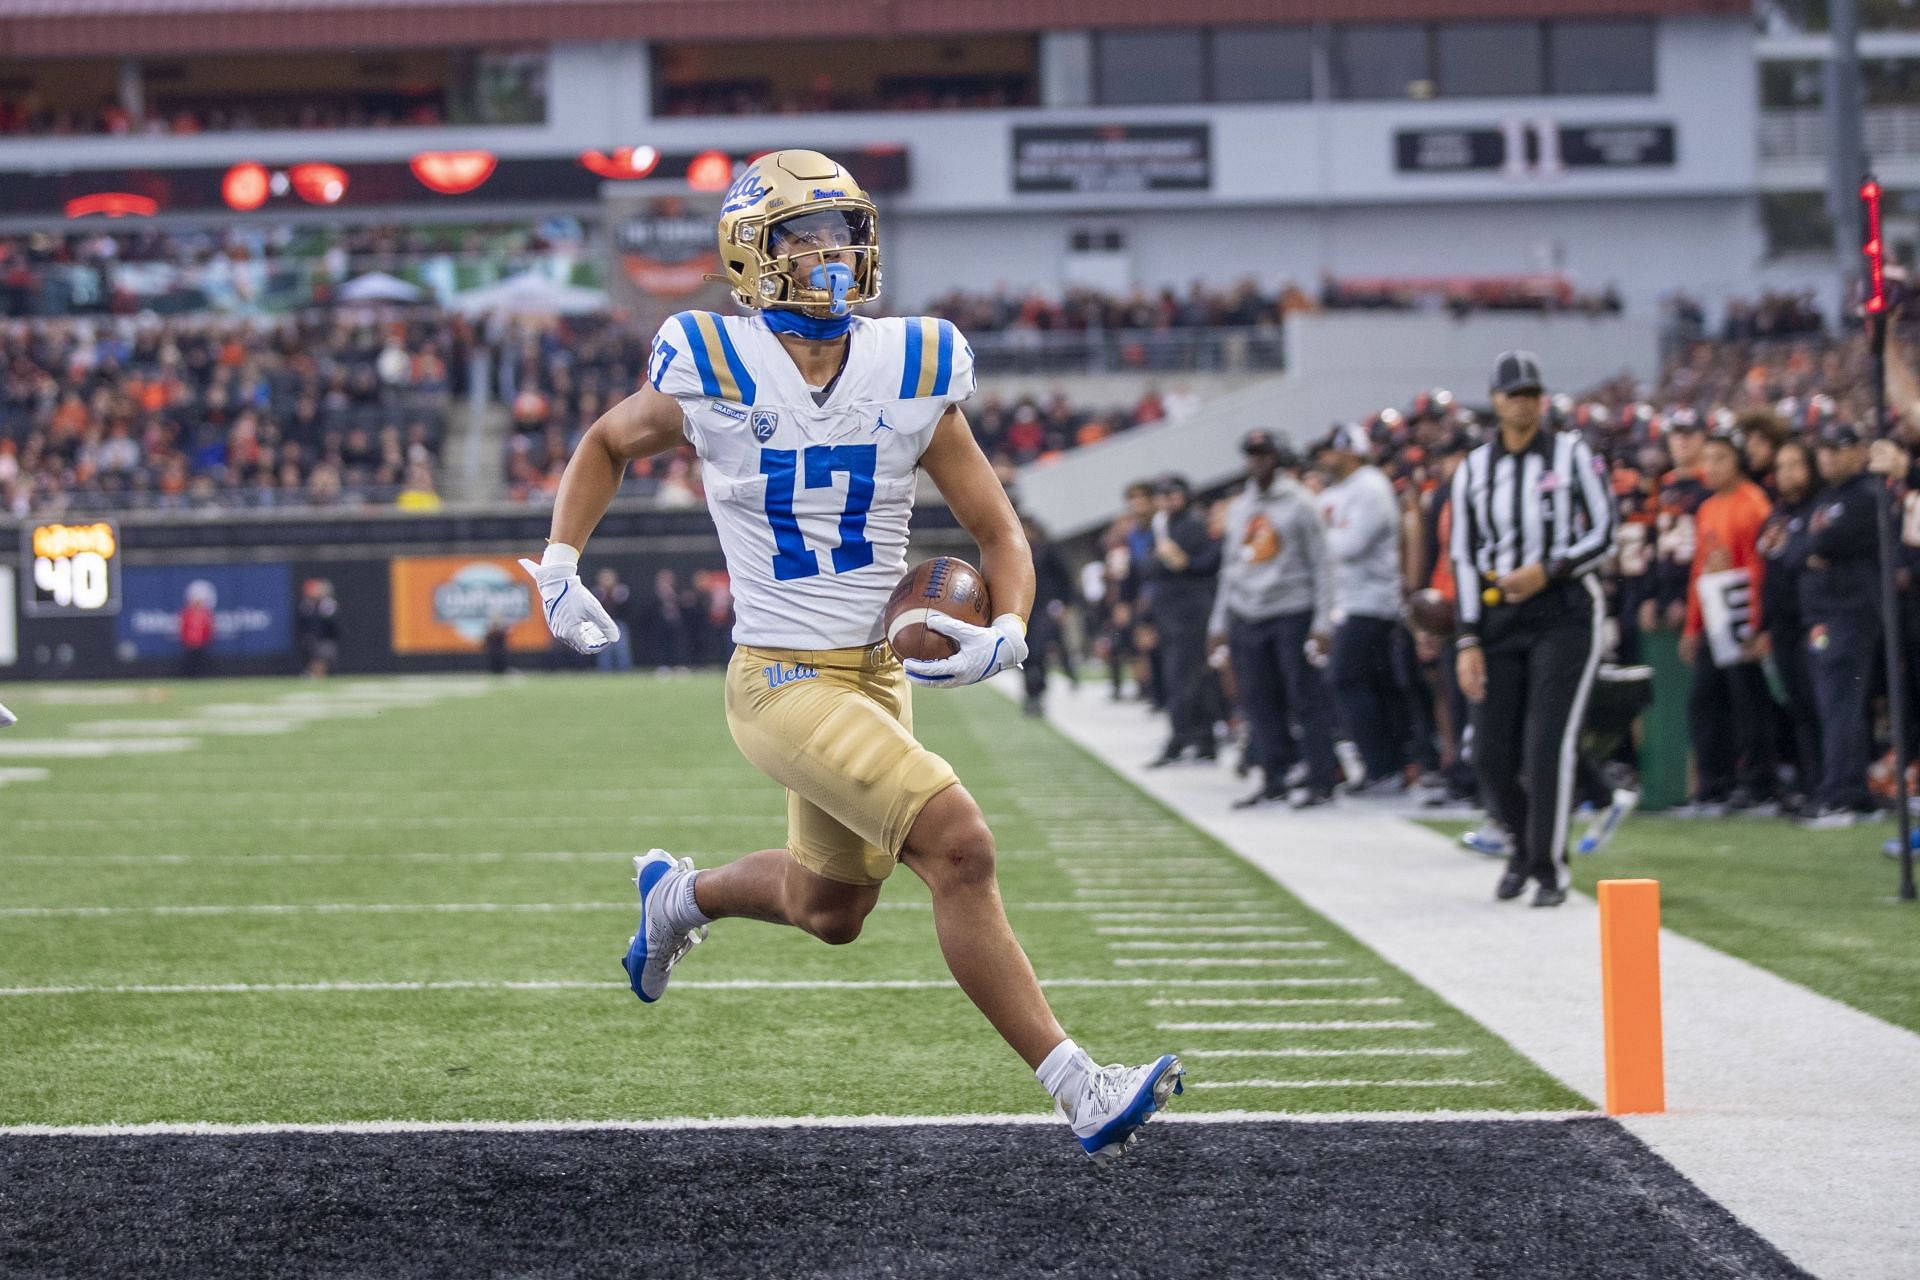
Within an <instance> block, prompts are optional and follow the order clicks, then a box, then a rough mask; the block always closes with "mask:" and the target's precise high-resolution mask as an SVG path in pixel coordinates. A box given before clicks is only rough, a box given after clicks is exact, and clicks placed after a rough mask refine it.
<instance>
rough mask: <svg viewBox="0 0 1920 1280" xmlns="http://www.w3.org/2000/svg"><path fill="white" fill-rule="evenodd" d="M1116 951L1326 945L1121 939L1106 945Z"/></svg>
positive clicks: (1315, 946)
mask: <svg viewBox="0 0 1920 1280" xmlns="http://www.w3.org/2000/svg"><path fill="white" fill-rule="evenodd" d="M1107 945H1108V946H1109V947H1112V948H1113V949H1114V950H1116V951H1318V950H1322V949H1324V948H1325V947H1326V945H1327V944H1326V943H1324V942H1317V941H1314V940H1312V939H1299V938H1295V939H1278V938H1249V939H1245V940H1242V941H1239V942H1200V941H1197V940H1195V939H1192V938H1184V939H1179V940H1177V941H1173V942H1148V941H1140V940H1137V939H1123V940H1121V941H1119V942H1109V943H1108V944H1107Z"/></svg>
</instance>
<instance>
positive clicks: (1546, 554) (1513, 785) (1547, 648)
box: [1451, 351, 1614, 907]
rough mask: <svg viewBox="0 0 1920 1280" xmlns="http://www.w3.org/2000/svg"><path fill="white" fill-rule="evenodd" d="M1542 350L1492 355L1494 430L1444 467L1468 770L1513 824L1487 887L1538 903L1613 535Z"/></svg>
mask: <svg viewBox="0 0 1920 1280" xmlns="http://www.w3.org/2000/svg"><path fill="white" fill-rule="evenodd" d="M1541 387H1542V381H1541V377H1540V362H1539V360H1538V358H1536V357H1535V356H1534V355H1533V354H1532V353H1531V352H1527V351H1509V352H1507V353H1506V354H1505V355H1502V356H1501V357H1500V358H1499V359H1498V360H1496V361H1495V362H1494V366H1493V385H1492V391H1493V408H1494V412H1495V414H1496V415H1497V416H1498V417H1499V420H1500V434H1499V435H1498V436H1496V437H1495V438H1494V439H1492V440H1490V441H1488V442H1487V443H1486V444H1483V445H1481V446H1480V447H1479V448H1477V449H1475V450H1474V451H1473V452H1472V453H1470V454H1468V455H1467V459H1466V461H1465V462H1463V463H1461V464H1460V467H1459V468H1458V469H1457V470H1456V471H1455V472H1454V476H1453V493H1452V498H1451V501H1452V505H1453V514H1452V520H1453V545H1452V549H1451V550H1452V556H1453V566H1454V574H1455V575H1456V577H1457V579H1458V581H1459V584H1460V609H1459V612H1460V618H1459V639H1458V641H1457V642H1456V650H1457V656H1456V658H1455V669H1456V671H1457V673H1458V675H1459V678H1460V688H1461V691H1462V692H1463V693H1465V694H1466V696H1467V699H1468V701H1470V702H1472V703H1473V704H1474V710H1473V754H1474V768H1475V771H1476V773H1477V774H1478V775H1479V780H1480V791H1481V795H1482V796H1483V797H1484V798H1485V800H1486V803H1487V807H1488V809H1489V810H1490V811H1491V812H1492V814H1493V816H1494V817H1495V818H1497V819H1499V821H1500V822H1501V823H1502V824H1503V825H1504V826H1505V827H1506V828H1507V830H1508V831H1511V832H1512V833H1513V836H1514V850H1513V856H1512V857H1511V858H1510V859H1508V861H1507V870H1506V873H1505V874H1504V875H1502V876H1501V877H1500V886H1499V888H1498V889H1496V890H1495V891H1494V896H1495V897H1496V898H1499V899H1501V900H1503V901H1504V900H1506V899H1509V898H1517V897H1519V896H1520V892H1521V890H1523V889H1525V888H1526V885H1527V881H1528V880H1529V879H1532V880H1533V881H1535V883H1536V884H1537V886H1538V887H1537V888H1536V889H1535V890H1534V894H1533V905H1534V906H1536V907H1557V906H1559V905H1560V904H1561V903H1562V902H1564V901H1566V898H1567V874H1566V849H1567V809H1568V805H1569V797H1570V795H1571V792H1572V789H1573V768H1574V759H1575V756H1576V753H1577V750H1578V739H1579V736H1580V723H1581V720H1582V719H1583V718H1584V716H1585V714H1586V705H1587V692H1588V690H1590V689H1591V688H1592V687H1593V675H1594V671H1595V670H1596V669H1597V668H1598V667H1599V665H1600V628H1601V622H1602V619H1603V617H1604V616H1605V611H1604V608H1603V606H1602V597H1601V592H1600V584H1599V582H1598V581H1597V580H1596V578H1595V574H1596V571H1597V570H1598V568H1599V565H1600V561H1601V559H1602V558H1603V557H1605V555H1606V554H1607V552H1608V551H1609V550H1610V549H1611V548H1612V546H1613V531H1614V510H1613V491H1612V486H1611V485H1610V484H1608V481H1607V475H1606V471H1605V466H1604V464H1603V463H1601V462H1600V461H1599V460H1597V459H1596V458H1595V457H1594V456H1593V451H1592V450H1591V449H1589V448H1588V447H1587V444H1586V441H1584V440H1583V439H1581V438H1580V435H1579V433H1578V432H1574V431H1566V432H1554V431H1551V430H1548V429H1547V428H1546V426H1545V425H1544V423H1543V422H1542V414H1541V409H1542V404H1541Z"/></svg>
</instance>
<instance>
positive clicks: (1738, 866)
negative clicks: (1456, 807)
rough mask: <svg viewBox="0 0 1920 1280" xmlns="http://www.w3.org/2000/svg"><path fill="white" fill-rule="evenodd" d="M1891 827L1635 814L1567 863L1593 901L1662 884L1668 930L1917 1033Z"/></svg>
mask: <svg viewBox="0 0 1920 1280" xmlns="http://www.w3.org/2000/svg"><path fill="white" fill-rule="evenodd" d="M1429 825H1431V826H1432V827H1434V828H1435V829H1436V830H1439V831H1442V832H1445V833H1446V834H1447V835H1449V836H1454V835H1458V834H1459V833H1460V832H1462V831H1464V830H1466V824H1464V823H1458V822H1453V823H1446V822H1436V823H1430V824H1429ZM1893 831H1894V826H1893V824H1892V823H1891V822H1875V823H1869V824H1866V825H1864V826H1860V827H1855V828H1853V829H1852V830H1850V831H1802V830H1800V829H1799V828H1798V827H1795V826H1793V825H1792V824H1791V823H1788V822H1784V821H1781V820H1780V819H1777V818H1775V819H1762V818H1715V819H1679V818H1661V817H1657V816H1653V815H1643V816H1635V817H1634V818H1632V819H1631V820H1630V821H1629V822H1628V823H1627V824H1626V825H1625V826H1624V827H1622V828H1621V829H1620V834H1619V835H1618V836H1617V837H1615V839H1614V841H1613V843H1612V844H1611V845H1609V846H1608V847H1607V849H1606V851H1605V852H1604V853H1601V854H1599V855H1597V856H1595V857H1591V858H1579V857H1576V858H1575V859H1574V860H1573V876H1574V883H1575V884H1576V885H1577V886H1578V887H1580V888H1581V889H1583V890H1585V891H1586V892H1588V893H1592V892H1593V886H1594V882H1595V881H1597V880H1601V879H1614V878H1621V877H1633V876H1645V877H1649V878H1651V879H1654V880H1658V881H1659V882H1660V916H1661V923H1662V924H1664V925H1666V926H1667V927H1668V928H1670V929H1674V930H1676V931H1678V932H1680V933H1684V934H1686V935H1688V936H1689V937H1692V938H1697V939H1698V940H1700V941H1701V942H1704V943H1706V944H1707V945H1709V946H1712V947H1717V948H1719V949H1720V950H1722V951H1725V952H1727V953H1729V954H1731V955H1736V956H1739V957H1740V958H1741V959H1743V960H1745V961H1747V962H1748V963H1750V964H1756V965H1759V966H1760V967H1761V968H1763V969H1770V970H1772V971H1773V972H1774V973H1777V974H1779V975H1780V976H1781V977H1783V978H1787V979H1790V980H1792V981H1794V982H1798V983H1801V984H1802V985H1804V986H1807V987H1811V988H1812V989H1813V990H1815V991H1818V992H1820V993H1821V994H1822V995H1826V996H1830V997H1832V998H1833V999H1835V1000H1840V1001H1843V1002H1845V1003H1847V1004H1850V1005H1852V1006H1853V1007H1854V1008H1856V1009H1861V1010H1863V1011H1865V1012H1867V1013H1870V1014H1873V1015H1874V1016H1875V1017H1878V1018H1884V1019H1885V1020H1886V1021H1888V1022H1892V1023H1895V1024H1897V1025H1899V1026H1903V1027H1906V1028H1907V1029H1908V1030H1910V1031H1920V904H1915V903H1911V902H1900V901H1899V900H1898V899H1897V897H1896V890H1897V888H1898V884H1899V867H1898V866H1897V864H1895V863H1893V862H1891V861H1889V860H1888V859H1887V858H1885V857H1882V856H1881V854H1880V845H1881V843H1882V842H1883V841H1885V840H1887V839H1889V838H1890V837H1891V836H1892V835H1893Z"/></svg>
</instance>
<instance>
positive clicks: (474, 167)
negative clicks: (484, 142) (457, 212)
mask: <svg viewBox="0 0 1920 1280" xmlns="http://www.w3.org/2000/svg"><path fill="white" fill-rule="evenodd" d="M499 163H500V162H499V161H498V160H497V159H495V157H494V154H493V152H491V151H422V152H421V153H420V154H419V155H417V156H415V157H414V158H413V159H412V160H409V161H408V162H407V167H408V168H409V169H411V170H413V176H414V177H416V178H418V179H419V180H420V185H421V186H423V187H425V188H426V189H427V190H429V191H432V192H434V193H435V194H437V195H443V196H463V195H465V194H466V193H467V192H469V191H472V190H473V189H474V188H475V187H477V186H479V185H480V184H481V183H483V182H485V181H486V180H487V179H488V178H491V177H492V176H493V170H494V168H495V166H496V165H498V164H499Z"/></svg>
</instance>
